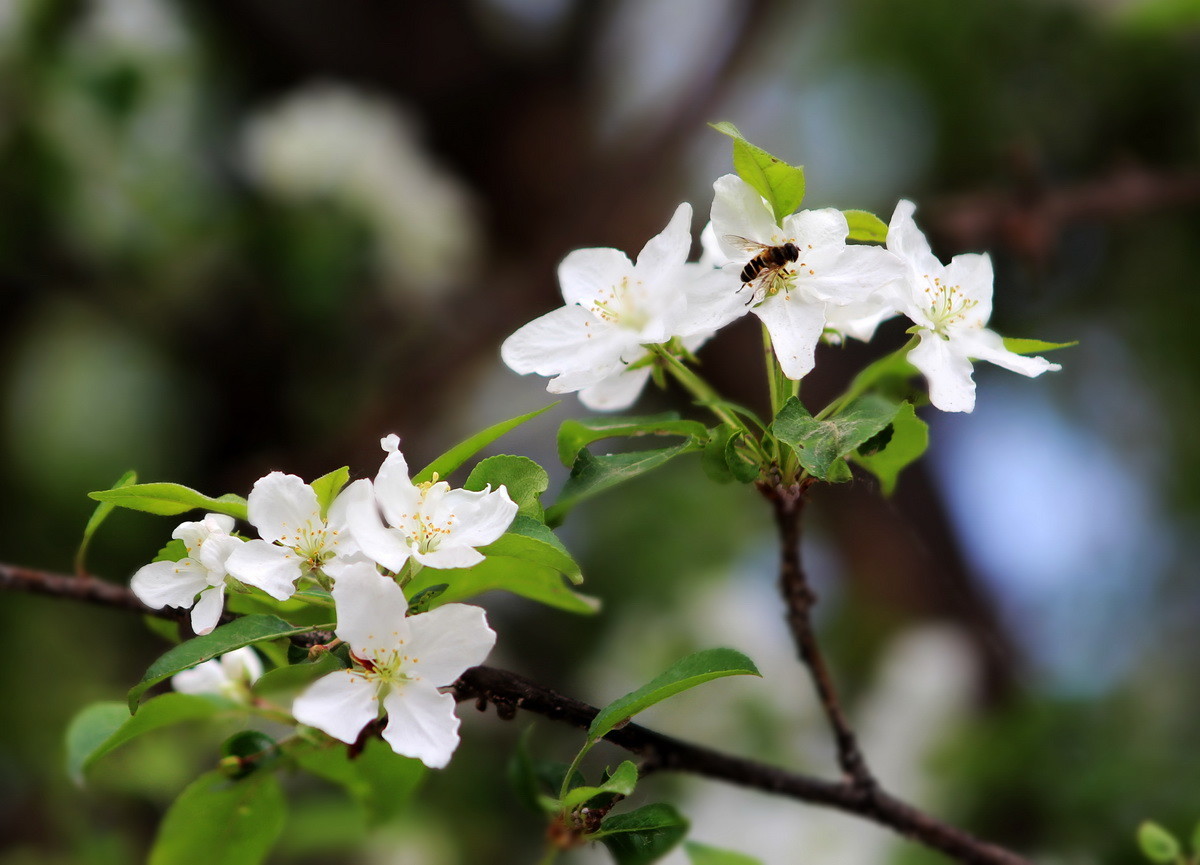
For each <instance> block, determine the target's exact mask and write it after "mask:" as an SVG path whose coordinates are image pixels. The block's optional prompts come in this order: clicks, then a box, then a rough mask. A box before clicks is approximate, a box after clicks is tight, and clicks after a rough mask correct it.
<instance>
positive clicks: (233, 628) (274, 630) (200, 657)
mask: <svg viewBox="0 0 1200 865" xmlns="http://www.w3.org/2000/svg"><path fill="white" fill-rule="evenodd" d="M333 627H334V625H333V624H325V625H322V626H320V629H321V630H330V629H332V628H333ZM315 629H316V628H314V626H312V625H304V626H301V627H297V626H295V625H292V624H289V623H288V622H285V621H284V620H283V619H280V618H278V617H277V616H267V615H259V616H242V617H241V618H238V619H234V620H233V621H232V622H229V623H228V624H225V625H221V626H220V627H218V628H217V629H215V630H214V631H212V633H209V634H205V635H204V636H202V637H196V638H194V639H191V640H188V641H187V642H186V643H180V644H179V645H178V646H175V647H174V648H172V649H170V650H169V651H167V652H166V653H165V654H163V655H162V656H160V657H159V659H158V660H157V661H155V662H154V663H153V664H151V665H150V669H148V670H146V674H145V675H144V676H142V680H141V681H140V682H138V683H137V684H136V685H134V686H133V687H132V688H131V689H130V690H129V711H130V714H133V713H136V712H137V710H138V699H139V698H140V697H141V696H142V694H144V693H145V692H146V689H147V688H150V687H152V686H154V685H156V684H158V683H159V682H161V681H162V680H163V679H166V678H167V677H168V676H174V675H175V674H176V673H178V672H180V671H181V670H186V669H188V668H189V667H194V666H196V665H197V664H199V663H201V662H203V661H210V660H212V659H213V658H215V657H217V656H218V655H223V654H225V653H226V652H232V651H233V650H234V649H240V648H241V647H242V646H249V645H250V644H251V643H257V642H261V641H262V640H274V639H277V638H279V637H292V636H295V635H296V634H304V633H307V632H308V631H312V630H315ZM147 705H149V704H147Z"/></svg>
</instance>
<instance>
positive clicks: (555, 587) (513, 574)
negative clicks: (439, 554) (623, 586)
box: [408, 541, 600, 615]
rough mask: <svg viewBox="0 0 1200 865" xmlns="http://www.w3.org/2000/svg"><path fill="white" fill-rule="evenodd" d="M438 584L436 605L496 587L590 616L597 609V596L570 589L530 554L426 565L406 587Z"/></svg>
mask: <svg viewBox="0 0 1200 865" xmlns="http://www.w3.org/2000/svg"><path fill="white" fill-rule="evenodd" d="M497 543H499V541H497ZM438 583H446V584H447V586H448V587H447V589H446V590H445V591H444V592H442V594H441V595H439V596H438V598H437V601H436V603H435V604H434V605H435V606H437V605H440V604H448V603H452V602H455V601H462V600H465V599H467V598H472V597H474V596H475V595H479V594H482V593H483V592H488V591H492V590H494V589H499V590H502V591H505V592H512V593H513V594H514V595H520V596H521V597H523V598H529V599H530V600H531V601H537V602H538V603H541V604H546V605H547V606H549V607H554V608H556V609H559V610H565V611H566V612H568V613H579V614H582V615H591V614H593V613H595V612H596V611H598V610H599V609H600V602H599V601H598V600H597V599H595V598H593V597H590V596H588V595H584V594H580V593H579V592H575V591H572V590H571V589H570V587H568V586H567V585H566V584H565V583H564V582H563V574H562V572H561V571H560V570H559V569H558V568H557V567H554V566H551V565H546V564H539V563H538V562H537V561H535V560H533V559H532V558H530V557H522V558H513V557H510V556H500V555H489V556H488V557H487V558H486V559H484V560H483V561H482V562H480V563H479V564H477V565H475V566H474V567H472V568H461V569H459V568H449V569H444V570H435V569H433V568H426V569H425V570H423V571H421V573H420V574H418V575H417V576H416V577H415V578H414V579H413V581H412V582H411V583H409V585H408V588H409V589H410V590H411V591H414V592H421V591H424V590H425V589H426V588H429V587H430V586H433V585H437V584H438Z"/></svg>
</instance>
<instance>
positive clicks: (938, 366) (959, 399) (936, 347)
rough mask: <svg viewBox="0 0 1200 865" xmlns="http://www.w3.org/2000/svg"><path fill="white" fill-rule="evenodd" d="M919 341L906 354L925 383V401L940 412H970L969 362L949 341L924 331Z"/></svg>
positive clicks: (972, 387) (972, 403)
mask: <svg viewBox="0 0 1200 865" xmlns="http://www.w3.org/2000/svg"><path fill="white" fill-rule="evenodd" d="M920 334H921V342H920V343H919V344H918V345H917V347H916V348H914V349H913V350H912V351H910V352H909V353H908V362H909V363H911V364H912V365H913V366H915V367H916V368H917V369H919V370H920V371H921V372H922V373H923V374H924V375H925V379H926V381H927V382H928V383H929V401H930V402H932V403H933V404H934V406H935V407H937V408H939V409H941V410H942V411H971V410H972V409H974V408H975V382H974V380H973V379H972V378H971V361H970V360H968V359H967V356H966V355H965V354H963V353H962V352H961V350H960V349H959V347H958V346H957V345H955V344H954V343H953V342H951V341H950V340H946V339H942V337H940V336H938V335H937V334H936V333H933V332H932V331H928V330H922V331H920Z"/></svg>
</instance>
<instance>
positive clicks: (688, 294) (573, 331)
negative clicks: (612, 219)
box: [500, 203, 745, 410]
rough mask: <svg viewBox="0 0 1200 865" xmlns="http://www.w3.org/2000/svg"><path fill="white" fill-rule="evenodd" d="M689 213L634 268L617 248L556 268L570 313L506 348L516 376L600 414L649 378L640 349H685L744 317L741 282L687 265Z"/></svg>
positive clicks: (574, 256)
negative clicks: (533, 379) (538, 380)
mask: <svg viewBox="0 0 1200 865" xmlns="http://www.w3.org/2000/svg"><path fill="white" fill-rule="evenodd" d="M691 220H692V208H691V205H689V204H686V203H685V204H680V205H679V207H677V208H676V210H675V214H674V216H672V217H671V221H670V222H669V223H668V224H667V227H666V228H665V229H663V231H662V232H661V233H660V234H657V235H655V236H654V237H652V238H651V239H650V240H649V241H648V242H647V243H646V245H645V246H644V247H643V248H642V251H641V252H640V253H638V256H637V260H636V261H630V260H629V258H628V256H626V255H625V253H623V252H621V251H620V250H617V249H605V248H595V249H577V250H575V251H574V252H572V253H570V254H569V255H568V256H567V257H566V258H564V259H563V261H562V263H561V264H560V265H559V266H558V282H559V286H560V287H561V289H562V295H563V299H564V300H565V301H566V305H565V306H562V307H560V308H558V309H556V310H553V311H551V312H548V313H546V314H545V315H543V316H542V317H540V318H537V319H534V320H533V321H531V322H529V323H528V324H526V325H525V326H524V327H522V328H521V329H519V330H518V331H517V332H516V333H514V334H513V335H512V336H510V337H509V338H508V339H506V340H505V341H504V344H503V346H501V349H500V356H501V357H502V358H503V359H504V362H505V363H506V364H508V366H509V367H511V368H512V369H513V370H514V371H515V372H518V373H521V374H523V375H524V374H528V373H537V374H538V375H544V376H553V378H552V379H551V380H550V383H549V384H548V385H547V390H549V391H550V392H551V393H572V392H574V391H579V398H580V400H581V401H582V402H583V404H584V405H585V406H587V407H588V408H591V409H597V410H610V409H622V408H627V407H628V406H630V405H632V404H633V402H634V400H636V399H637V397H638V394H640V393H641V390H642V387H643V386H644V385H645V384H646V381H647V380H648V379H649V377H650V367H649V365H648V364H646V363H640V362H642V361H646V360H647V359H648V357H649V355H650V352H649V351H648V350H647V348H646V346H648V345H661V344H663V343H666V342H669V341H670V340H671V339H673V338H678V339H679V340H680V342H681V343H682V344H683V345H684V347H685V348H687V349H688V350H689V351H691V350H695V349H696V348H699V347H700V345H701V344H703V343H704V341H705V340H707V339H708V338H709V337H710V336H711V335H712V334H713V333H714V332H715V331H716V330H717V329H719V328H720V327H723V326H724V325H725V324H728V323H729V322H730V321H732V320H733V319H735V318H737V317H738V316H740V315H741V314H742V313H743V312H745V310H744V308H742V306H741V303H740V302H739V301H738V299H737V297H736V296H735V291H736V288H737V282H736V280H734V279H731V277H730V275H729V274H728V273H724V272H722V271H719V270H714V269H713V268H712V267H711V266H709V265H702V264H692V263H689V262H688V261H687V258H688V254H689V252H690V251H691V246H692V234H691Z"/></svg>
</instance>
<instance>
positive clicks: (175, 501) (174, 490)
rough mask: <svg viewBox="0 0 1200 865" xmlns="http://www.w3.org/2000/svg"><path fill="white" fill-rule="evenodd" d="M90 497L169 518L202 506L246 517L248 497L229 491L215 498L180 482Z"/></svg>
mask: <svg viewBox="0 0 1200 865" xmlns="http://www.w3.org/2000/svg"><path fill="white" fill-rule="evenodd" d="M88 496H90V497H91V498H93V499H95V500H96V501H98V502H108V503H110V504H112V505H115V506H117V507H122V508H130V509H131V510H135V511H146V512H147V513H151V514H158V515H159V516H167V517H169V516H174V515H176V514H183V513H187V512H188V511H193V510H196V509H197V508H199V509H202V510H206V511H211V512H213V513H217V514H228V515H229V516H231V517H234V518H235V519H239V520H244V519H246V500H245V499H244V498H242V497H241V496H236V495H233V494H232V493H227V494H226V495H223V496H220V497H219V498H215V499H214V498H211V497H209V496H206V495H204V494H203V493H198V492H196V491H195V490H193V489H191V488H189V487H185V486H180V485H179V484H130V485H129V486H124V487H120V488H119V489H111V490H98V491H97V492H94V493H88Z"/></svg>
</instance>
